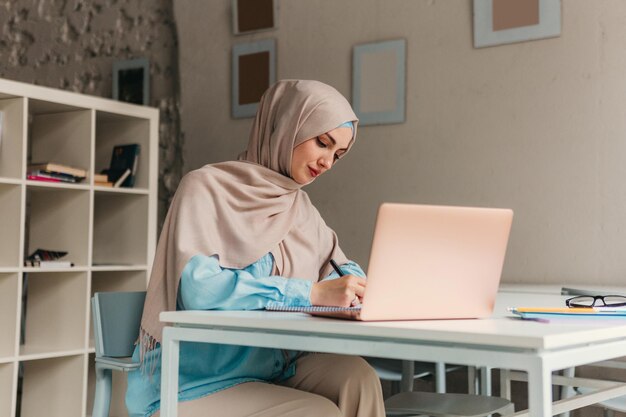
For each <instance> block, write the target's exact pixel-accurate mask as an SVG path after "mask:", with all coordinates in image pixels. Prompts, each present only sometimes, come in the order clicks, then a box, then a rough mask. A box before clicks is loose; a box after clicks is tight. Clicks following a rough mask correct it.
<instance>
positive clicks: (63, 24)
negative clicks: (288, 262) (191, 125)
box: [0, 0, 183, 230]
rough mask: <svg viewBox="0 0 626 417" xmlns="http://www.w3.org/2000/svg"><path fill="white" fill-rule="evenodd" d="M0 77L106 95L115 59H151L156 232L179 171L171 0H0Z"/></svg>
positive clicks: (178, 137)
mask: <svg viewBox="0 0 626 417" xmlns="http://www.w3.org/2000/svg"><path fill="white" fill-rule="evenodd" d="M0 27H1V28H2V35H1V37H0V77H1V78H6V79H11V80H16V81H22V82H28V83H33V84H38V85H43V86H47V87H54V88H60V89H63V90H70V91H74V92H78V93H83V94H90V95H96V96H101V97H111V96H112V66H113V63H114V62H115V61H118V60H124V59H131V58H140V57H144V58H147V59H148V60H149V61H150V89H151V91H150V105H151V106H153V107H157V108H159V110H160V126H159V138H160V139H159V140H160V144H159V215H158V219H159V230H160V227H161V224H162V222H163V219H164V216H165V212H166V210H167V206H168V205H169V200H170V199H171V197H172V196H173V194H174V191H175V190H176V187H177V185H178V182H179V180H180V178H181V175H182V167H183V159H182V146H183V145H182V143H183V135H182V133H181V129H180V111H179V108H180V105H179V103H180V94H179V76H178V62H177V61H178V55H177V50H178V42H177V33H176V26H175V22H174V17H173V7H172V2H171V1H170V0H91V1H88V0H54V1H53V0H0Z"/></svg>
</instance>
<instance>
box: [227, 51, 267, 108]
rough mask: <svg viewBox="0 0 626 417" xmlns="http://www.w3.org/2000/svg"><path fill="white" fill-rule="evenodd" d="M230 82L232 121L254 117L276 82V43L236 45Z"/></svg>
mask: <svg viewBox="0 0 626 417" xmlns="http://www.w3.org/2000/svg"><path fill="white" fill-rule="evenodd" d="M231 81H232V115H233V117H234V118H243V117H254V115H255V114H256V111H257V108H258V106H259V100H260V99H261V96H262V95H263V93H264V92H265V90H267V89H268V87H269V86H270V85H272V84H274V83H275V82H276V41H275V40H274V39H266V40H263V41H259V42H248V43H240V44H237V45H234V46H233V62H232V77H231Z"/></svg>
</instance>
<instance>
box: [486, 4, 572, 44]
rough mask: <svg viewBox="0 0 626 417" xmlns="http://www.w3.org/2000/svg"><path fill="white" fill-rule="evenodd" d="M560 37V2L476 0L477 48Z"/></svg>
mask: <svg viewBox="0 0 626 417" xmlns="http://www.w3.org/2000/svg"><path fill="white" fill-rule="evenodd" d="M560 34H561V0H474V48H482V47H486V46H494V45H501V44H506V43H514V42H524V41H530V40H536V39H544V38H553V37H556V36H559V35H560Z"/></svg>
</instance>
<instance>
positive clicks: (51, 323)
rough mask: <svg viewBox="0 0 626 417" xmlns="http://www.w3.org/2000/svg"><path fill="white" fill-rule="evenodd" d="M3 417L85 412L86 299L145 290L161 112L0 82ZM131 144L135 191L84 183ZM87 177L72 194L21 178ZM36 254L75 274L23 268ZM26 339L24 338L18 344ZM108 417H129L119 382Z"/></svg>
mask: <svg viewBox="0 0 626 417" xmlns="http://www.w3.org/2000/svg"><path fill="white" fill-rule="evenodd" d="M0 112H3V116H4V117H3V123H2V141H1V143H0V416H2V417H4V416H7V417H14V416H16V414H17V410H18V409H19V410H20V417H35V416H41V415H45V416H48V417H82V416H87V415H90V414H91V407H92V405H93V395H94V394H93V392H94V385H95V384H94V378H95V376H94V370H93V361H94V355H93V352H94V348H93V345H94V343H93V330H92V329H91V326H92V323H91V309H90V302H89V300H90V297H91V296H92V295H93V293H94V292H96V291H127V290H137V291H138V290H144V289H145V288H146V286H147V283H148V276H149V272H150V267H151V265H152V259H153V256H154V251H155V248H156V237H157V236H156V224H157V219H156V216H157V173H158V166H157V165H158V117H159V115H158V110H157V109H154V108H149V107H144V106H136V105H132V104H127V103H122V102H118V101H113V100H108V99H103V98H98V97H91V96H85V95H80V94H76V93H70V92H66V91H60V90H55V89H51V88H45V87H39V86H34V85H30V84H23V83H18V82H14V81H9V80H2V79H0ZM126 143H139V144H140V146H141V152H140V157H139V167H138V171H137V176H136V180H135V187H134V188H121V189H119V188H105V187H97V186H94V184H93V173H98V172H100V171H101V170H102V169H104V168H106V167H108V165H109V162H110V158H111V153H112V150H113V147H114V146H115V145H118V144H126ZM43 161H54V162H57V163H61V164H65V165H70V166H75V167H80V168H84V169H86V170H87V172H89V176H88V178H87V179H86V180H85V181H83V182H82V183H79V184H63V183H47V182H39V181H31V180H26V170H27V165H28V164H29V162H43ZM36 248H44V249H52V250H65V251H67V252H68V255H67V256H66V257H65V258H64V260H65V259H67V260H70V261H72V262H73V263H74V267H72V268H64V269H54V270H51V269H41V268H34V267H24V266H23V265H24V257H25V255H26V254H28V253H31V252H32V251H34V250H35V249H36ZM22 332H23V335H22ZM116 385H117V387H116V388H115V390H114V397H113V403H112V405H111V416H120V417H122V416H126V411H125V407H124V404H123V401H124V386H125V384H124V383H123V381H116Z"/></svg>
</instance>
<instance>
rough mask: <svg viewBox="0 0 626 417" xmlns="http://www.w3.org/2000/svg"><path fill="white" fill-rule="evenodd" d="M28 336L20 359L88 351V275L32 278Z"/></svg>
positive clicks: (27, 284)
mask: <svg viewBox="0 0 626 417" xmlns="http://www.w3.org/2000/svg"><path fill="white" fill-rule="evenodd" d="M24 290H25V291H26V304H25V317H26V323H25V326H26V332H25V338H24V343H23V345H22V346H21V347H20V355H35V354H38V353H43V352H49V353H50V354H52V353H53V352H60V351H66V350H67V351H71V350H80V349H84V347H85V340H86V337H85V331H86V323H85V319H86V317H87V304H88V301H87V295H88V273H86V272H73V273H70V272H65V273H40V274H28V279H27V281H26V282H25V288H24Z"/></svg>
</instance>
